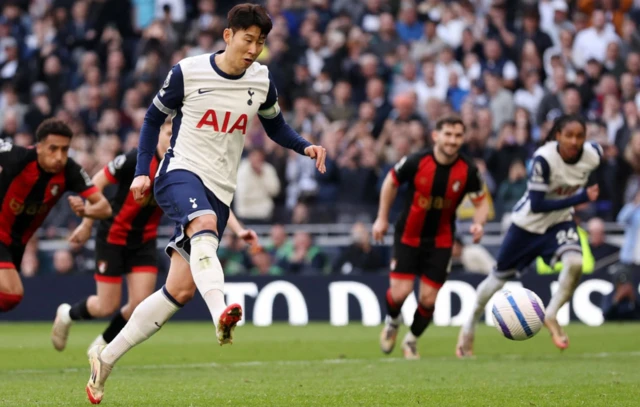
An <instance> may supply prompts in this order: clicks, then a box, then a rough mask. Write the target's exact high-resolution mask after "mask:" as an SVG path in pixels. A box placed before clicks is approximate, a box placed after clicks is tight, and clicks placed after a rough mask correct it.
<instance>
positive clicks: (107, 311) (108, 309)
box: [93, 298, 120, 318]
mask: <svg viewBox="0 0 640 407" xmlns="http://www.w3.org/2000/svg"><path fill="white" fill-rule="evenodd" d="M119 306H120V299H119V298H118V301H112V300H106V301H105V300H102V301H100V302H98V309H97V310H95V312H96V314H97V315H93V316H94V317H96V318H104V317H107V316H109V315H111V314H113V313H114V312H116V311H117V310H118V307H119Z"/></svg>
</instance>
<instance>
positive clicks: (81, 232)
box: [68, 167, 112, 246]
mask: <svg viewBox="0 0 640 407" xmlns="http://www.w3.org/2000/svg"><path fill="white" fill-rule="evenodd" d="M107 171H108V169H107V168H106V167H105V170H104V171H98V172H97V173H96V175H94V176H93V178H92V179H91V181H93V185H94V186H95V187H96V188H97V189H98V191H100V192H102V191H104V189H105V187H106V186H107V185H109V184H111V183H112V182H111V181H110V179H109V178H108V176H107V173H106V172H107ZM90 205H91V203H90V202H89V201H87V202H86V203H85V208H84V212H85V213H87V210H89V212H91V209H89V206H90ZM94 221H95V220H94V219H93V218H89V217H86V216H85V217H83V218H82V222H80V224H79V225H78V226H77V227H76V229H75V230H74V231H73V233H71V236H69V239H68V240H69V243H72V244H73V245H77V246H83V245H84V244H85V243H87V240H89V238H90V237H91V229H92V228H93V223H94Z"/></svg>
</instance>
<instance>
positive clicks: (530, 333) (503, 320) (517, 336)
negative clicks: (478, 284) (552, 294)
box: [491, 287, 545, 341]
mask: <svg viewBox="0 0 640 407" xmlns="http://www.w3.org/2000/svg"><path fill="white" fill-rule="evenodd" d="M544 313H545V310H544V305H543V304H542V300H540V297H538V296H537V295H536V293H534V292H533V291H531V290H527V289H526V288H524V287H516V288H509V289H504V290H501V291H499V292H497V293H495V294H494V296H493V309H492V310H491V315H492V317H493V323H494V325H495V327H496V329H497V330H498V332H500V333H501V334H502V335H504V336H505V337H506V338H508V339H511V340H514V341H524V340H525V339H529V338H533V337H534V336H535V334H537V333H538V332H539V331H540V329H541V328H542V325H544Z"/></svg>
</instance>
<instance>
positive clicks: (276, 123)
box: [258, 75, 327, 174]
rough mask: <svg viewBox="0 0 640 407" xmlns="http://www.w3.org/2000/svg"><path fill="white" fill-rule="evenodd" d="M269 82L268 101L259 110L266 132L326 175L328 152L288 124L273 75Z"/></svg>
mask: <svg viewBox="0 0 640 407" xmlns="http://www.w3.org/2000/svg"><path fill="white" fill-rule="evenodd" d="M269 80H270V83H269V93H268V94H267V100H266V101H265V102H264V103H263V104H262V105H261V106H260V109H259V110H258V117H259V118H260V123H262V127H263V128H264V131H265V132H266V133H267V136H269V138H270V139H271V140H273V141H275V142H276V143H278V144H280V145H281V146H283V147H286V148H288V149H290V150H293V151H295V152H297V153H298V154H300V155H306V156H308V157H310V158H312V159H314V160H316V168H317V169H318V171H320V172H321V173H323V174H324V173H325V172H326V171H327V168H326V167H325V164H324V162H325V158H326V156H327V151H326V150H325V149H324V148H323V147H321V146H315V145H312V144H311V143H309V142H308V141H307V140H305V139H304V138H303V137H302V136H300V135H299V134H298V133H297V132H296V131H295V130H293V129H292V128H291V126H289V125H288V124H287V122H286V121H285V120H284V117H283V116H282V112H281V111H280V106H279V105H278V91H277V90H276V87H275V85H274V84H273V80H272V79H271V75H269Z"/></svg>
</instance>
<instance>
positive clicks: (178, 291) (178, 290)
mask: <svg viewBox="0 0 640 407" xmlns="http://www.w3.org/2000/svg"><path fill="white" fill-rule="evenodd" d="M165 288H166V290H167V293H169V295H170V296H171V297H172V298H173V299H174V300H176V301H177V302H178V303H179V304H182V305H185V304H186V303H188V302H189V301H191V300H192V299H193V297H194V295H195V294H196V289H195V286H194V287H193V288H190V287H170V286H169V284H166V285H165Z"/></svg>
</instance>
